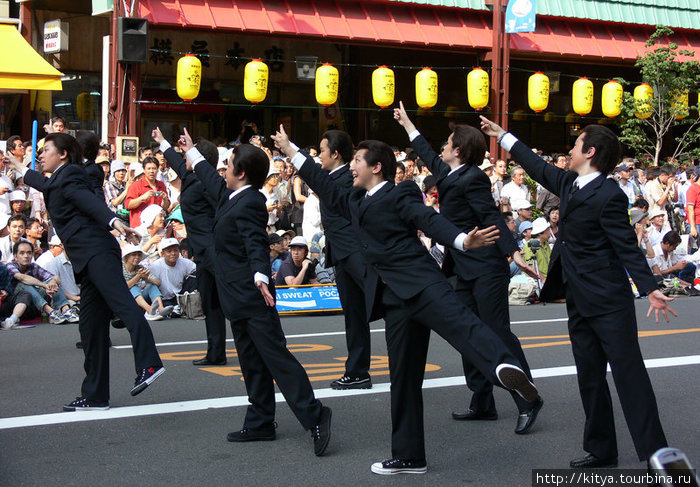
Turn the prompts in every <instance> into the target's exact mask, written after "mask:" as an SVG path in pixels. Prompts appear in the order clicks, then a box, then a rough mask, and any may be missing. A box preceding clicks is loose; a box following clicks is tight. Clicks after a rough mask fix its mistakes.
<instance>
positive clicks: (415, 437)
mask: <svg viewBox="0 0 700 487" xmlns="http://www.w3.org/2000/svg"><path fill="white" fill-rule="evenodd" d="M273 139H274V140H275V142H277V144H278V145H279V147H280V149H281V150H282V151H283V152H284V153H285V154H286V155H287V156H289V157H291V158H292V163H293V164H294V165H295V166H296V167H297V169H298V170H299V175H300V176H301V177H302V178H303V179H304V181H306V183H307V184H308V185H309V186H310V187H311V189H313V190H314V191H315V192H316V193H317V194H318V195H319V197H320V198H321V201H324V200H325V202H326V204H328V205H329V206H330V207H332V208H333V209H334V210H335V211H336V212H338V213H339V214H342V215H344V216H345V218H346V219H348V220H350V221H351V222H352V227H353V230H354V231H355V236H354V238H355V239H356V240H358V241H359V245H360V252H361V254H362V256H363V258H364V260H365V263H366V264H367V265H366V266H365V278H364V283H365V288H364V289H365V305H366V312H367V318H369V316H370V315H372V314H378V313H380V312H381V311H383V314H384V321H385V322H386V342H387V349H388V353H389V373H390V377H391V420H392V458H391V459H388V460H385V461H383V462H378V463H375V464H373V465H372V468H371V469H372V472H374V473H377V474H381V475H391V474H397V473H425V472H426V471H427V464H426V461H425V442H424V431H423V398H422V392H421V384H422V382H423V376H424V373H425V362H426V358H427V353H428V342H429V338H430V330H431V329H432V330H435V331H436V332H437V333H438V334H439V335H440V336H442V337H443V338H444V339H445V340H447V341H448V342H449V343H450V344H451V345H452V346H453V347H455V348H456V349H457V350H458V351H459V352H460V353H461V354H462V355H463V356H467V357H468V358H469V360H470V361H471V362H472V363H473V364H474V365H475V366H476V367H478V368H479V370H481V372H482V373H483V374H484V375H486V376H487V377H489V379H490V380H492V381H493V382H494V383H500V384H502V385H503V386H504V387H505V388H507V389H515V390H516V391H518V393H519V394H521V395H522V396H524V397H525V398H526V399H527V400H528V401H534V400H535V399H536V398H537V389H536V388H535V386H534V385H533V384H532V383H531V382H530V381H529V380H528V378H527V375H526V374H525V373H524V372H523V371H522V369H521V367H520V364H519V362H518V360H517V359H516V358H515V357H514V356H513V355H512V354H511V353H510V352H509V350H508V349H507V348H506V346H505V345H504V344H503V342H502V341H501V340H500V339H499V338H498V336H496V334H495V333H494V332H493V331H492V330H491V329H490V328H489V327H487V326H486V325H484V323H482V322H481V321H480V320H479V319H478V318H477V317H476V316H474V314H473V313H472V312H471V311H470V310H469V309H468V308H467V307H466V306H464V305H463V304H462V303H461V302H460V301H459V300H458V299H457V296H456V295H455V293H454V290H453V289H452V288H451V287H450V285H449V284H448V283H447V280H446V279H445V277H444V276H443V275H442V273H441V272H440V269H439V267H438V266H437V264H436V263H435V261H434V260H433V258H432V257H431V256H430V255H429V254H428V251H427V250H426V248H425V247H424V246H423V245H422V244H421V241H420V239H419V238H418V230H419V229H420V230H422V231H423V232H424V233H425V234H426V235H428V236H430V237H432V238H434V239H436V240H437V241H439V242H441V243H443V244H446V245H454V246H455V247H456V248H459V249H463V250H467V249H472V248H475V247H479V246H482V245H489V244H493V241H494V240H495V239H496V238H497V232H498V231H497V230H496V229H495V228H488V229H485V230H482V231H479V232H477V229H476V228H474V229H473V230H472V231H471V232H469V234H468V235H467V234H465V233H463V232H461V231H460V230H459V229H458V228H457V227H455V226H454V225H453V224H451V223H450V222H449V221H447V220H446V219H445V218H444V217H443V216H441V215H440V214H439V213H437V212H435V211H434V210H433V209H432V208H429V207H427V206H425V205H424V204H423V200H422V197H421V192H420V189H418V186H417V185H416V184H415V183H414V182H413V181H404V182H402V183H400V184H398V185H394V176H395V169H396V158H395V156H394V153H393V151H392V150H391V148H390V147H389V146H388V145H387V144H385V143H383V142H379V141H376V140H368V141H364V142H361V143H360V144H359V145H358V147H357V149H358V150H357V153H356V154H355V158H354V159H353V161H352V163H351V165H350V171H351V172H352V175H353V189H346V188H343V187H341V186H339V185H338V184H337V183H336V182H335V181H333V179H332V178H331V177H330V176H329V175H328V174H327V173H326V172H325V171H323V170H322V169H321V168H319V167H318V166H317V165H316V163H315V162H314V161H313V159H312V158H311V157H309V156H308V155H306V154H304V153H303V152H298V151H297V149H296V147H293V146H292V145H291V144H290V142H289V138H288V137H287V135H286V133H285V132H284V128H283V127H282V126H280V131H279V132H277V134H276V135H274V136H273Z"/></svg>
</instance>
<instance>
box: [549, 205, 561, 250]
mask: <svg viewBox="0 0 700 487" xmlns="http://www.w3.org/2000/svg"><path fill="white" fill-rule="evenodd" d="M547 219H548V220H549V231H550V233H551V234H552V236H551V237H550V238H549V242H550V243H552V244H553V243H554V242H555V241H556V239H557V234H558V233H559V207H558V206H554V207H552V208H551V209H550V210H549V213H548V214H547Z"/></svg>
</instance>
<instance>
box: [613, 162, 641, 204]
mask: <svg viewBox="0 0 700 487" xmlns="http://www.w3.org/2000/svg"><path fill="white" fill-rule="evenodd" d="M617 175H618V176H619V178H620V179H619V180H618V182H617V184H618V185H619V186H620V189H621V190H622V192H623V193H625V195H626V196H627V200H628V202H629V205H628V208H632V204H633V203H634V202H635V201H636V200H637V196H638V195H639V193H638V189H637V187H636V186H635V185H634V183H633V182H632V181H630V179H631V178H632V168H631V167H629V166H628V165H627V164H621V165H619V166H618V167H617Z"/></svg>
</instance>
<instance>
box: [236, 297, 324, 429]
mask: <svg viewBox="0 0 700 487" xmlns="http://www.w3.org/2000/svg"><path fill="white" fill-rule="evenodd" d="M231 318H232V317H229V320H230V321H231V331H233V339H234V340H235V342H236V351H237V352H238V362H239V363H240V365H241V371H242V372H243V379H244V380H245V387H246V391H247V393H248V401H249V402H250V406H248V410H247V411H246V416H245V421H244V423H243V427H244V428H249V429H261V428H265V427H269V426H270V425H272V422H273V421H274V419H275V386H274V383H275V382H276V383H277V386H278V387H279V389H280V391H281V392H282V395H283V396H284V398H285V400H286V401H287V404H289V407H290V408H291V409H292V412H293V413H294V415H295V416H296V417H297V419H298V420H299V422H300V423H301V425H302V426H303V427H304V429H310V428H312V427H313V426H316V425H317V424H318V423H319V421H320V420H321V407H322V406H321V402H320V401H318V400H317V399H316V397H315V396H314V391H313V389H312V387H311V383H310V382H309V377H308V376H307V375H306V371H305V370H304V368H303V367H302V366H301V364H300V363H299V362H298V361H297V359H296V358H295V357H294V355H292V353H291V352H290V351H289V350H288V349H287V339H286V338H285V337H284V333H283V332H282V325H281V323H280V319H279V315H278V314H277V310H276V309H274V308H271V307H265V309H261V310H260V312H256V313H254V314H253V316H251V317H249V318H246V319H231ZM273 381H274V382H273Z"/></svg>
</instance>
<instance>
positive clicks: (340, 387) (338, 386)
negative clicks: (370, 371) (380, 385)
mask: <svg viewBox="0 0 700 487" xmlns="http://www.w3.org/2000/svg"><path fill="white" fill-rule="evenodd" d="M371 388H372V383H371V382H369V383H367V382H366V383H363V384H348V385H341V384H331V389H335V390H336V391H342V390H347V389H371Z"/></svg>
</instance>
